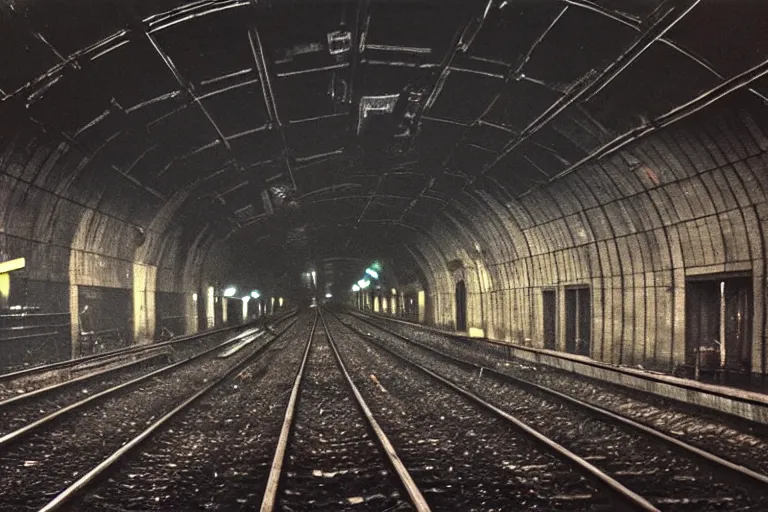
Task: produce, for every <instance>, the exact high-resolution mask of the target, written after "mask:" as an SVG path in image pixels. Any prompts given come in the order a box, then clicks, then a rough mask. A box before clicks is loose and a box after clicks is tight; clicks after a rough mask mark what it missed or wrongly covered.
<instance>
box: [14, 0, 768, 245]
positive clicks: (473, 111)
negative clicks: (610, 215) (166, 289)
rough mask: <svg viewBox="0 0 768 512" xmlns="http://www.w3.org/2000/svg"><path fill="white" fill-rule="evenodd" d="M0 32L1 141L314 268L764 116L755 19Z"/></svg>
mask: <svg viewBox="0 0 768 512" xmlns="http://www.w3.org/2000/svg"><path fill="white" fill-rule="evenodd" d="M0 17H1V18H0V48H2V52H1V53H0V69H2V72H1V73H0V100H1V101H0V109H2V110H0V116H2V119H3V123H6V126H8V125H12V124H14V123H16V122H18V121H20V120H22V119H23V120H25V121H28V120H29V119H32V120H33V121H34V122H35V123H36V124H38V125H40V126H42V127H44V129H45V130H46V131H48V132H50V133H55V134H57V135H60V136H61V137H63V139H64V140H66V141H67V143H68V144H70V145H72V146H74V147H75V148H77V149H78V150H80V151H81V152H83V153H84V154H86V155H89V156H90V160H89V163H88V166H96V167H99V169H101V170H102V172H116V173H119V174H121V175H122V176H123V177H125V178H126V179H127V180H130V181H131V182H133V184H134V185H137V186H140V187H141V188H143V189H144V190H145V191H147V192H148V193H149V194H151V195H152V196H154V198H155V199H156V200H158V201H160V202H164V201H167V200H168V199H169V198H170V197H171V196H172V195H173V194H174V193H175V192H178V191H180V190H192V191H193V195H192V197H193V199H195V200H194V201H191V202H190V204H191V205H193V208H188V209H187V210H186V211H184V212H181V213H180V214H179V215H180V218H181V219H186V218H197V219H198V220H200V217H206V218H207V219H208V221H209V222H210V221H211V219H214V222H216V223H217V224H218V226H217V228H218V229H219V230H220V231H221V232H222V233H223V236H225V237H229V238H232V239H235V240H237V242H238V244H239V245H241V246H244V247H249V248H252V247H256V246H258V247H261V248H282V249H284V248H286V247H295V248H297V250H299V251H302V250H306V252H307V254H315V255H318V256H332V255H334V254H344V253H353V254H366V253H375V252H376V251H381V250H386V249H387V248H390V247H392V246H393V245H396V244H397V243H398V242H401V241H402V240H403V237H404V236H408V234H410V233H413V232H415V233H418V232H419V231H420V230H422V229H424V228H425V227H427V226H429V224H430V222H432V220H433V219H434V218H435V216H436V215H439V214H440V212H441V211H445V210H446V209H450V208H451V204H452V201H456V200H457V198H458V197H460V196H461V194H462V193H465V192H467V191H471V190H473V189H476V188H484V189H486V190H487V191H488V192H490V193H491V194H495V195H497V196H498V197H500V198H502V199H503V198H507V197H514V196H519V195H522V194H525V193H526V192H527V191H529V190H530V189H531V188H532V187H537V186H540V185H543V184H546V183H547V182H549V181H551V180H553V179H556V178H557V177H559V176H562V175H563V174H565V173H569V172H572V171H574V170H576V169H578V168H579V166H581V165H583V164H584V163H586V162H589V161H591V160H593V159H596V158H600V157H602V156H605V155H607V154H609V153H611V152H612V151H615V150H617V149H619V148H621V147H623V145H625V144H626V143H627V142H630V141H631V140H633V139H634V138H636V137H638V136H643V135H646V134H648V133H652V132H653V131H655V130H657V129H659V128H662V127H664V126H666V125H667V124H670V123H673V122H675V121H677V120H679V119H682V118H683V117H685V116H687V115H688V114H690V113H692V112H696V111H698V110H700V109H701V108H704V107H707V106H708V105H710V104H711V103H714V102H715V101H717V100H720V99H721V98H723V97H725V96H726V95H728V96H730V97H733V96H738V98H739V99H740V101H745V102H754V104H755V105H759V103H760V102H766V98H768V80H767V79H766V78H765V76H764V75H765V73H766V71H768V65H767V64H766V58H768V56H767V55H766V52H767V50H768V4H765V3H764V2H760V1H738V0H730V1H727V2H726V1H723V0H708V1H706V0H702V1H699V0H667V1H663V0H593V1H590V0H537V1H531V0H491V1H490V2H489V1H482V2H464V1H462V2H458V1H457V2H446V1H442V2H432V3H426V2H422V3H419V2H412V1H408V2H374V1H367V0H358V1H349V2H327V1H323V2H287V1H286V2H279V1H275V0H273V1H257V0H203V1H196V2H181V1H178V0H163V1H159V0H157V1H154V0H136V1H131V0H100V1H98V2H82V1H52V0H51V1H46V0H25V1H20V0H16V1H7V0H6V1H4V2H3V3H2V9H1V10H0ZM734 93H735V94H734ZM81 171H83V169H81ZM214 210H215V213H214ZM262 252H265V253H267V254H269V253H270V252H273V251H262Z"/></svg>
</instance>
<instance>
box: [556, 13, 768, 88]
mask: <svg viewBox="0 0 768 512" xmlns="http://www.w3.org/2000/svg"><path fill="white" fill-rule="evenodd" d="M561 1H563V2H565V3H567V4H568V5H573V6H574V7H578V8H581V9H586V10H589V11H592V12H595V13H597V14H600V15H601V16H605V17H607V18H610V19H612V20H614V21H617V22H619V23H621V24H623V25H625V26H627V27H630V28H632V29H634V30H640V26H641V25H640V20H638V19H637V18H635V17H633V16H628V15H626V14H623V13H620V12H616V11H613V10H611V9H608V8H606V7H603V6H602V5H598V4H596V3H594V2H591V1H589V0H561ZM659 42H660V43H664V44H666V45H667V46H669V47H670V48H672V49H673V50H675V51H676V52H678V53H680V54H682V55H684V56H686V57H688V58H689V59H691V60H692V61H694V62H695V63H696V64H698V65H699V66H701V67H702V68H704V69H706V70H707V71H709V72H710V73H712V74H713V75H714V76H716V77H717V78H719V79H720V80H725V77H724V76H723V75H722V74H720V73H719V72H718V71H717V70H716V69H715V68H713V67H712V66H711V65H710V64H709V63H708V62H706V61H705V60H704V59H703V58H702V57H700V56H698V55H696V54H695V53H693V52H692V51H690V50H688V49H687V48H684V47H683V46H681V45H680V44H678V43H676V42H675V41H672V40H671V39H668V38H666V37H661V38H659ZM748 90H749V92H750V93H752V94H753V95H755V96H757V97H758V98H760V99H761V100H762V101H764V102H766V103H768V97H766V96H765V95H764V94H762V93H761V92H760V91H758V90H756V89H753V88H749V89H748Z"/></svg>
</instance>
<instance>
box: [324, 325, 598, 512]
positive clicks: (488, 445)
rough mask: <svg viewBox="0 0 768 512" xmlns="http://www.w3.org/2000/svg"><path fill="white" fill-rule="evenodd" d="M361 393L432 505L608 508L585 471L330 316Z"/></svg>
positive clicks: (455, 507) (440, 507) (454, 507)
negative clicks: (576, 469)
mask: <svg viewBox="0 0 768 512" xmlns="http://www.w3.org/2000/svg"><path fill="white" fill-rule="evenodd" d="M327 321H328V322H329V327H330V328H331V329H334V337H335V339H336V341H337V343H338V345H339V349H340V351H341V353H342V357H343V358H344V359H345V361H347V363H348V365H349V367H350V373H351V374H352V376H353V379H354V380H355V382H356V384H357V385H358V387H359V388H360V391H361V393H362V394H363V396H364V397H365V399H366V401H367V402H368V403H369V405H370V406H371V409H372V410H373V411H374V414H375V415H376V417H377V419H378V421H379V423H380V424H381V426H382V428H383V429H384V431H385V432H386V433H387V435H388V436H389V437H390V440H391V441H392V443H393V445H394V446H395V449H396V450H397V452H398V454H399V456H400V458H401V459H402V460H403V462H404V463H405V465H406V467H407V468H408V469H409V472H410V473H411V475H412V476H413V478H414V480H415V481H416V483H417V484H418V485H419V487H420V488H421V489H422V492H423V493H424V495H425V497H426V499H427V501H428V502H429V504H430V506H432V508H433V510H462V511H502V510H504V511H508V510H604V508H601V507H603V506H604V504H605V502H604V501H603V498H602V497H599V496H596V492H595V491H594V490H593V489H592V488H590V487H589V485H588V484H587V482H586V481H584V480H583V479H582V478H581V476H580V475H578V474H576V473H575V472H573V471H571V469H570V468H568V467H567V466H566V465H565V464H563V463H561V462H560V461H558V460H557V459H555V458H553V457H551V456H550V455H549V454H547V453H544V452H542V451H541V450H540V449H538V447H537V446H536V445H534V444H533V443H532V442H530V441H529V439H527V438H525V437H524V436H523V435H522V434H519V433H518V432H517V431H516V430H514V429H513V428H512V427H511V426H509V424H508V423H506V422H505V421H503V420H500V419H498V418H497V417H495V416H491V415H490V413H487V412H485V411H484V410H482V409H480V408H478V406H476V405H475V404H473V403H472V402H470V401H469V400H467V399H465V398H463V397H461V396H459V395H458V394H456V393H455V392H454V391H451V390H449V389H448V388H446V387H445V386H443V385H442V384H439V383H437V382H436V381H435V380H434V379H432V378H431V377H428V376H427V375H426V374H424V373H423V372H420V371H418V370H416V369H413V368H411V367H409V366H404V365H403V363H402V362H400V361H399V360H398V359H396V358H394V357H393V356H391V355H390V354H387V353H386V352H384V351H382V350H380V349H377V348H376V347H375V346H373V345H370V344H369V343H368V342H366V341H364V340H362V339H360V337H359V336H358V335H357V334H355V333H353V332H352V331H350V330H348V329H347V328H346V327H343V326H341V325H340V323H339V322H337V321H336V320H335V319H332V318H330V316H327Z"/></svg>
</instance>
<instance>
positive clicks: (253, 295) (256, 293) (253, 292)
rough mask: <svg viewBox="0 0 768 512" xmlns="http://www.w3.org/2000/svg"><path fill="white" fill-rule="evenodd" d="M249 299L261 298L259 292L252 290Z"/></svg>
mask: <svg viewBox="0 0 768 512" xmlns="http://www.w3.org/2000/svg"><path fill="white" fill-rule="evenodd" d="M251 297H253V298H254V299H258V298H259V297H261V294H260V293H259V290H253V291H252V292H251Z"/></svg>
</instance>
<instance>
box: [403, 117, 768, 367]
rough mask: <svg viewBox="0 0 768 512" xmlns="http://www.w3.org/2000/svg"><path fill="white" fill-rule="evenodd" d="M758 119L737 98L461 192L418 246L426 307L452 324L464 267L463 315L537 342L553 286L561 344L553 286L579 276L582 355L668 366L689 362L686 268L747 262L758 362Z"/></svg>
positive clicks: (766, 208) (499, 334)
mask: <svg viewBox="0 0 768 512" xmlns="http://www.w3.org/2000/svg"><path fill="white" fill-rule="evenodd" d="M767 133H768V126H766V125H764V124H763V125H760V124H759V122H758V121H756V120H755V119H754V118H752V117H750V115H749V114H748V113H747V112H745V111H743V110H737V109H732V110H729V109H719V110H718V111H716V112H715V113H712V112H708V113H707V115H706V116H704V115H697V116H695V117H694V118H693V119H691V120H689V121H688V122H685V123H680V124H678V125H674V126H671V127H669V128H667V129H665V130H663V131H662V132H660V133H658V134H656V135H653V136H651V137H646V138H644V139H642V140H641V141H639V142H637V143H634V144H633V145H631V146H628V147H627V148H626V149H625V150H622V151H621V152H620V153H618V154H614V155H612V156H610V157H609V158H605V159H603V160H601V161H600V162H599V163H597V164H591V165H587V166H584V167H582V168H579V169H578V170H577V171H576V172H573V173H571V174H569V175H567V176H566V177H564V178H562V179H560V180H558V181H555V182H552V183H551V184H549V185H547V186H544V187H541V188H538V189H536V190H534V191H532V192H531V193H529V194H527V195H525V196H523V197H518V198H513V197H511V196H509V197H504V196H503V194H502V193H495V194H494V195H493V196H491V194H489V193H487V192H478V191H476V192H474V193H473V194H465V195H464V196H463V197H462V199H461V201H460V203H459V204H456V205H454V208H453V211H454V212H455V213H454V218H452V217H451V216H445V218H444V220H442V221H441V222H440V223H439V224H437V225H435V226H434V227H433V228H432V230H431V231H430V232H428V233H425V236H423V237H422V239H421V241H420V242H418V243H417V249H416V250H415V251H414V253H415V255H416V257H417V259H418V260H419V261H420V263H421V265H422V267H423V269H424V272H425V274H426V275H427V276H430V279H429V282H428V285H427V288H428V296H429V300H428V309H429V311H428V319H429V321H431V322H432V323H434V324H436V325H440V326H445V327H453V325H454V319H455V315H456V311H455V299H454V289H455V283H456V282H457V281H458V280H459V279H464V281H465V282H466V285H467V295H468V304H469V305H468V324H469V326H470V327H473V326H474V327H476V328H480V329H483V330H484V332H485V334H486V335H487V336H488V337H491V338H495V339H500V340H506V341H511V342H514V343H520V344H525V345H529V346H534V347H543V346H544V333H543V320H544V319H543V316H544V315H543V305H542V291H544V290H550V289H551V290H554V291H556V292H557V293H558V313H559V317H560V318H559V320H558V322H559V324H558V326H557V327H558V329H557V330H558V336H557V338H558V339H557V347H556V348H557V349H558V350H564V349H565V347H564V340H563V337H564V336H563V330H564V325H563V319H562V317H563V313H564V309H563V308H564V306H563V302H564V301H563V300H562V298H563V293H564V292H565V290H566V289H568V288H569V287H570V286H576V285H577V286H583V285H586V286H588V287H589V294H590V296H591V302H592V308H591V328H592V346H591V351H590V355H591V356H592V357H593V358H594V359H597V360H600V361H605V362H609V363H614V364H625V365H640V366H642V367H645V368H653V369H658V370H662V371H667V372H670V371H673V370H674V368H675V366H676V365H677V364H680V363H683V362H685V339H686V338H685V335H686V333H685V330H686V321H685V312H686V311H685V304H686V302H685V300H686V279H688V278H691V277H694V276H702V275H716V274H719V273H728V272H744V273H747V275H750V276H751V279H752V289H753V296H752V300H753V304H754V317H753V321H752V349H751V351H752V354H751V363H752V364H751V366H752V372H754V373H755V374H765V371H766V358H768V354H766V350H765V349H766V341H765V340H766V328H765V320H766V309H765V308H766V304H765V300H764V294H765V284H766V283H765V279H766V272H765V265H766V258H765V251H766V247H765V237H764V233H765V231H766V222H767V221H768V219H767V218H766V216H767V215H768V205H767V204H766V191H768V174H767V173H768V137H767V136H766V134H767ZM510 172H512V170H510ZM497 192H498V191H497ZM459 266H460V268H457V267H459Z"/></svg>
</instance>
